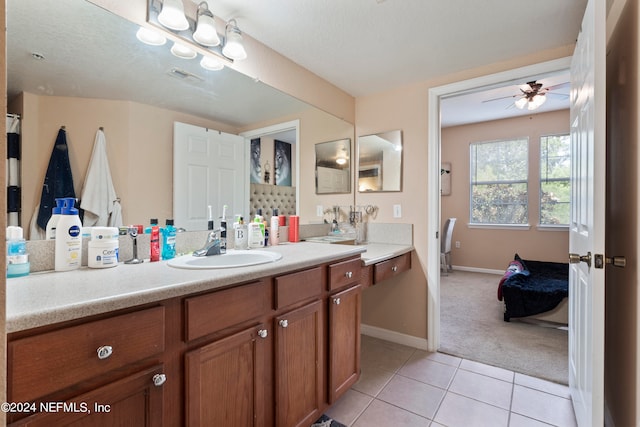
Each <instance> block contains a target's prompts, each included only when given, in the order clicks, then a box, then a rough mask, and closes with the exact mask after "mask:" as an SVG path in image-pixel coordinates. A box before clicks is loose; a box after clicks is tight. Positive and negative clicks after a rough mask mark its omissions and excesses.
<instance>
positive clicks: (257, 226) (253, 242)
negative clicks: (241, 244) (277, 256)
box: [248, 216, 264, 249]
mask: <svg viewBox="0 0 640 427" xmlns="http://www.w3.org/2000/svg"><path fill="white" fill-rule="evenodd" d="M248 226H249V229H248V233H249V236H248V237H249V249H256V248H263V247H264V224H263V223H262V221H261V220H260V218H258V217H257V216H256V218H255V219H254V221H253V222H250V223H249V224H248Z"/></svg>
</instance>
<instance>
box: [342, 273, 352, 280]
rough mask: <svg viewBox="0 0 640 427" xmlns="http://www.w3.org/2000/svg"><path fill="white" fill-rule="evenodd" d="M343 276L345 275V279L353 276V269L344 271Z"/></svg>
mask: <svg viewBox="0 0 640 427" xmlns="http://www.w3.org/2000/svg"><path fill="white" fill-rule="evenodd" d="M344 277H346V278H347V279H351V278H352V277H353V271H347V272H346V273H344Z"/></svg>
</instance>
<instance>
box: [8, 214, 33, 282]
mask: <svg viewBox="0 0 640 427" xmlns="http://www.w3.org/2000/svg"><path fill="white" fill-rule="evenodd" d="M6 236H7V277H20V276H26V275H27V274H29V270H30V264H29V254H27V244H26V242H25V240H24V237H23V231H22V227H18V226H15V225H10V226H8V227H7V234H6Z"/></svg>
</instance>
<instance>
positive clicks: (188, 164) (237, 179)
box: [173, 122, 249, 230]
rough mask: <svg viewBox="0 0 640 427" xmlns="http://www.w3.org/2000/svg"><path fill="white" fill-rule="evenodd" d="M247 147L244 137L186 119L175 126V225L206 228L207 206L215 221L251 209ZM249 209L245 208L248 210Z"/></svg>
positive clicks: (189, 228) (198, 228) (192, 228)
mask: <svg viewBox="0 0 640 427" xmlns="http://www.w3.org/2000/svg"><path fill="white" fill-rule="evenodd" d="M246 152H247V150H246V147H245V140H244V138H243V137H241V136H238V135H232V134H228V133H224V132H220V131H217V130H212V129H206V128H202V127H199V126H193V125H189V124H185V123H179V122H175V123H174V128H173V216H174V220H175V224H176V227H183V228H185V229H186V230H206V228H207V220H208V218H207V216H208V206H211V207H212V211H213V212H212V214H213V218H214V220H215V225H216V227H218V226H219V225H220V222H219V221H220V220H219V217H220V216H221V215H222V207H223V206H224V205H227V206H228V207H229V208H228V210H227V217H229V218H232V217H233V215H234V214H236V213H239V214H246V213H248V206H249V194H248V191H247V188H248V187H247V186H246V181H247V178H248V173H247V170H246ZM245 211H246V212H245Z"/></svg>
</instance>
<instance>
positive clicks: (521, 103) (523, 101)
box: [515, 96, 529, 110]
mask: <svg viewBox="0 0 640 427" xmlns="http://www.w3.org/2000/svg"><path fill="white" fill-rule="evenodd" d="M528 102H529V100H528V99H527V97H526V96H523V97H522V98H519V99H518V100H517V101H516V102H515V104H516V107H518V108H519V109H521V110H522V109H523V108H524V107H526V106H527V103H528Z"/></svg>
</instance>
